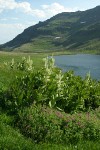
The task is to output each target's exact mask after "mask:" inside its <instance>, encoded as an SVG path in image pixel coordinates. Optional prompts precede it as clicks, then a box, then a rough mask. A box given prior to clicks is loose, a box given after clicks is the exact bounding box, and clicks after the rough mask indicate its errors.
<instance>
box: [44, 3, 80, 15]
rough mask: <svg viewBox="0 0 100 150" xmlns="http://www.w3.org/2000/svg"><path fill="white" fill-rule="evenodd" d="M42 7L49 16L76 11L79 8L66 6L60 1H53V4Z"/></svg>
mask: <svg viewBox="0 0 100 150" xmlns="http://www.w3.org/2000/svg"><path fill="white" fill-rule="evenodd" d="M42 9H43V10H44V12H45V14H47V15H49V16H53V15H56V14H58V13H61V12H74V11H76V10H78V8H66V7H64V6H63V5H61V4H59V3H52V4H51V5H42Z"/></svg>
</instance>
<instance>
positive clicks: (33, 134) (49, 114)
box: [15, 105, 100, 144]
mask: <svg viewBox="0 0 100 150" xmlns="http://www.w3.org/2000/svg"><path fill="white" fill-rule="evenodd" d="M15 124H16V125H17V127H18V128H19V129H20V131H21V133H22V134H23V135H25V136H27V137H29V138H31V139H32V140H33V141H34V142H36V143H41V142H42V143H43V142H46V143H61V144H66V143H71V144H75V143H78V142H79V141H80V142H82V141H83V140H84V141H85V140H91V141H98V140H99V139H100V130H99V128H98V126H99V125H100V122H99V118H98V117H97V116H96V115H95V113H94V114H93V112H88V113H80V114H79V113H77V114H72V115H71V114H66V113H63V112H60V111H58V110H54V109H51V108H48V107H46V106H36V105H32V106H31V107H30V108H27V109H25V110H23V111H21V112H20V113H19V117H18V118H17V120H16V122H15Z"/></svg>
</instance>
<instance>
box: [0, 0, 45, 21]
mask: <svg viewBox="0 0 100 150" xmlns="http://www.w3.org/2000/svg"><path fill="white" fill-rule="evenodd" d="M14 9H19V10H21V11H22V12H24V13H27V14H30V15H34V16H37V17H40V18H41V17H45V13H44V11H43V10H39V9H32V8H31V4H30V3H28V2H16V1H15V0H0V13H2V12H3V11H5V10H14Z"/></svg>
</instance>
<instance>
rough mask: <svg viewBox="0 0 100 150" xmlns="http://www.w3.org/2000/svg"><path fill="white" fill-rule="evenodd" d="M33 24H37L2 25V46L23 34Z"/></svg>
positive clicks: (0, 39)
mask: <svg viewBox="0 0 100 150" xmlns="http://www.w3.org/2000/svg"><path fill="white" fill-rule="evenodd" d="M33 24H35V22H28V24H21V23H15V24H6V23H2V24H0V35H2V38H0V44H3V43H5V42H8V41H10V40H11V39H13V38H14V37H16V36H17V35H18V34H20V33H21V32H23V30H24V29H26V28H27V27H29V26H30V25H33Z"/></svg>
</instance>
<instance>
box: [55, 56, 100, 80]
mask: <svg viewBox="0 0 100 150" xmlns="http://www.w3.org/2000/svg"><path fill="white" fill-rule="evenodd" d="M54 58H55V64H56V66H57V67H59V68H62V70H63V71H67V70H74V73H75V75H80V76H82V77H85V76H86V74H87V73H89V72H90V74H91V77H92V78H93V79H97V80H100V55H91V54H77V55H60V56H54Z"/></svg>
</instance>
